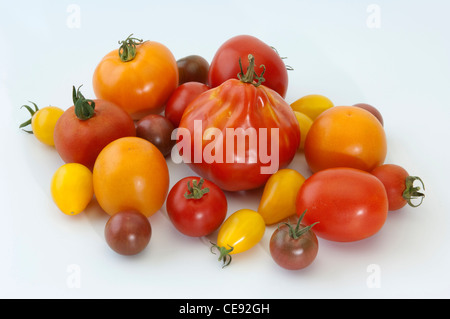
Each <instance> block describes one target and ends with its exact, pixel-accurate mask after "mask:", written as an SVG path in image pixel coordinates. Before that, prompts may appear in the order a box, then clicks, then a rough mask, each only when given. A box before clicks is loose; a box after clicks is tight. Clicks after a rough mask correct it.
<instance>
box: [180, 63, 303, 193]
mask: <svg viewBox="0 0 450 319" xmlns="http://www.w3.org/2000/svg"><path fill="white" fill-rule="evenodd" d="M251 60H252V61H251V67H249V68H248V70H247V73H246V74H245V75H243V73H241V80H237V79H230V80H227V81H226V82H224V83H223V84H221V85H220V86H218V87H216V88H213V89H210V90H208V91H207V92H204V93H202V94H201V95H200V96H199V97H197V98H196V99H195V100H194V101H192V102H191V103H190V104H189V105H188V107H187V108H186V110H185V112H184V115H183V118H182V119H181V122H180V125H179V128H178V132H177V140H178V142H177V145H176V146H177V147H178V150H179V151H180V153H181V154H182V158H183V160H184V162H185V163H187V164H188V165H189V166H190V167H191V168H192V169H193V170H194V171H195V172H196V173H197V174H198V175H200V176H202V177H204V178H205V179H207V180H210V181H212V182H213V183H215V184H216V185H218V186H219V187H220V188H221V189H223V190H227V191H240V190H248V189H252V188H257V187H260V186H262V185H263V184H264V183H265V182H266V181H267V179H268V178H269V177H270V176H271V174H273V173H275V172H276V171H277V170H278V169H279V168H283V167H285V166H287V165H288V164H289V163H290V162H291V161H292V159H293V158H294V156H295V154H296V152H297V148H298V146H299V143H300V129H299V125H298V121H297V118H296V116H295V114H294V112H293V110H292V108H291V107H290V106H289V104H287V103H286V101H285V100H284V99H283V98H282V97H281V96H280V95H279V94H277V93H276V92H275V91H273V90H272V89H270V88H268V87H266V86H264V85H260V82H258V83H255V82H254V78H255V74H254V65H255V61H254V59H253V57H251ZM258 65H259V63H258ZM256 77H257V78H258V80H259V79H260V76H256Z"/></svg>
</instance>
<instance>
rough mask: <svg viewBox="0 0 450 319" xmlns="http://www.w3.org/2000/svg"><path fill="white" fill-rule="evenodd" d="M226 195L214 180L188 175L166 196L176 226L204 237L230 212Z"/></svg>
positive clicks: (191, 234)
mask: <svg viewBox="0 0 450 319" xmlns="http://www.w3.org/2000/svg"><path fill="white" fill-rule="evenodd" d="M227 208H228V204H227V198H226V197H225V194H224V192H223V191H222V190H221V189H220V188H219V187H217V186H216V185H215V184H214V183H212V182H210V181H208V180H204V179H203V178H199V177H195V176H189V177H185V178H183V179H181V180H179V181H178V182H177V183H176V184H175V185H174V186H173V187H172V189H171V190H170V192H169V195H168V196H167V201H166V209H167V214H168V215H169V218H170V220H171V221H172V223H173V225H174V226H175V228H176V229H177V230H178V231H179V232H181V233H182V234H185V235H187V236H191V237H201V236H206V235H209V234H211V233H213V232H214V231H215V230H217V229H218V228H219V226H220V225H221V224H222V222H223V221H224V220H225V217H226V215H227Z"/></svg>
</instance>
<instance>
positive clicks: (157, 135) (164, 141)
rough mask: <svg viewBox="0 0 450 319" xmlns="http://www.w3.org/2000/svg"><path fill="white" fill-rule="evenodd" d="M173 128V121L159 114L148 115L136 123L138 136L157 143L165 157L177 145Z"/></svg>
mask: <svg viewBox="0 0 450 319" xmlns="http://www.w3.org/2000/svg"><path fill="white" fill-rule="evenodd" d="M173 130H174V127H173V124H172V122H170V121H169V119H167V118H165V117H164V116H162V115H159V114H149V115H146V116H144V117H143V118H141V119H140V120H139V121H138V122H137V123H136V136H138V137H141V138H143V139H146V140H147V141H149V142H150V143H152V144H153V145H155V146H156V147H157V148H158V150H159V151H160V152H161V153H162V155H164V157H166V156H167V155H169V154H170V152H171V150H172V147H173V146H174V145H175V140H174V139H172V131H173Z"/></svg>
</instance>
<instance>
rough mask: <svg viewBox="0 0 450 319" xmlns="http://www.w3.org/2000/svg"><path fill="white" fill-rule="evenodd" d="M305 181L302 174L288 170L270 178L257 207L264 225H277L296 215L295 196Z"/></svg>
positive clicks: (283, 170)
mask: <svg viewBox="0 0 450 319" xmlns="http://www.w3.org/2000/svg"><path fill="white" fill-rule="evenodd" d="M305 180H306V179H305V177H303V175H302V174H300V173H299V172H297V171H296V170H293V169H290V168H284V169H280V170H279V171H277V172H276V173H275V174H273V175H272V176H270V178H269V179H268V181H267V183H266V185H265V186H264V191H263V195H262V197H261V201H260V203H259V207H258V213H259V214H261V216H262V217H263V219H264V222H265V223H266V225H272V224H275V223H278V222H280V221H282V220H284V219H286V218H287V217H290V216H292V215H295V214H296V213H297V210H296V207H295V203H296V199H297V194H298V191H299V190H300V187H301V186H302V185H303V183H304V182H305Z"/></svg>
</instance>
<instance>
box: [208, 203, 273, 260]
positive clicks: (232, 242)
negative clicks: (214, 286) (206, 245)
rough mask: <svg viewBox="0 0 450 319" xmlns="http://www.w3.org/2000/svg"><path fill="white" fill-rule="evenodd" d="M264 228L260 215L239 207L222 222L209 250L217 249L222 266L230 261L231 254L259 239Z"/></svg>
mask: <svg viewBox="0 0 450 319" xmlns="http://www.w3.org/2000/svg"><path fill="white" fill-rule="evenodd" d="M265 230H266V224H265V223H264V219H263V218H262V216H261V215H260V214H259V213H258V212H256V211H254V210H251V209H246V208H244V209H240V210H238V211H236V212H234V213H233V214H231V215H230V216H229V217H228V218H227V219H226V220H225V221H224V223H223V224H222V226H221V227H220V229H219V233H218V235H217V244H214V243H211V244H212V246H211V251H212V252H213V251H214V249H217V250H218V251H219V253H220V256H219V261H223V267H225V266H228V265H229V264H230V263H231V258H232V257H231V255H234V254H239V253H242V252H245V251H247V250H249V249H251V248H252V247H254V246H255V245H256V244H257V243H259V242H260V241H261V239H262V238H263V236H264V233H265Z"/></svg>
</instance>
